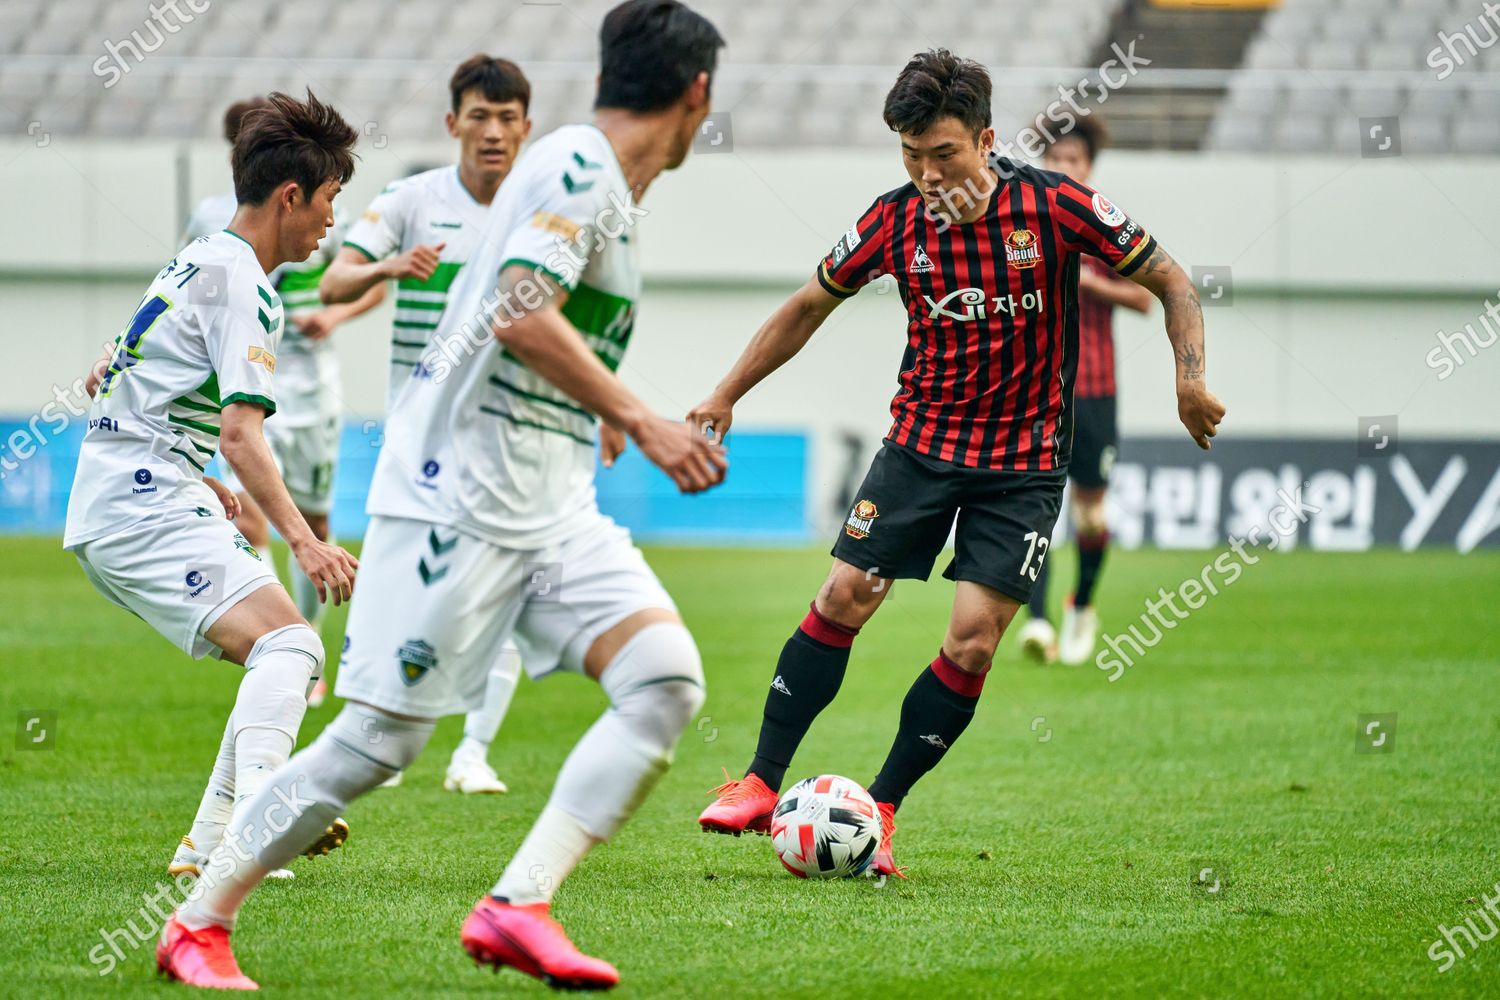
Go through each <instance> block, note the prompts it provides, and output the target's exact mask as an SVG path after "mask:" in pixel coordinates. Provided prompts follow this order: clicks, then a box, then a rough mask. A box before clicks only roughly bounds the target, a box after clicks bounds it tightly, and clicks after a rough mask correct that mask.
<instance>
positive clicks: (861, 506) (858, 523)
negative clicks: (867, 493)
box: [844, 500, 880, 538]
mask: <svg viewBox="0 0 1500 1000" xmlns="http://www.w3.org/2000/svg"><path fill="white" fill-rule="evenodd" d="M879 516H880V511H879V510H878V509H876V507H875V501H873V500H861V501H859V502H858V503H856V504H855V505H854V509H853V510H851V511H850V512H849V520H847V521H845V522H844V534H846V535H848V536H849V537H850V538H869V537H870V529H871V528H872V527H874V525H875V519H876V518H877V517H879Z"/></svg>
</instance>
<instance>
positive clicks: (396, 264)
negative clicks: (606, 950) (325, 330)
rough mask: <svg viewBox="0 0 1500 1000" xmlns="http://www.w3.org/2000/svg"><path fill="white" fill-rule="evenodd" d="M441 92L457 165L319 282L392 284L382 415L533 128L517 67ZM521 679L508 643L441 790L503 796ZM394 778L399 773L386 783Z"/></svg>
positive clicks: (468, 78) (378, 211)
mask: <svg viewBox="0 0 1500 1000" xmlns="http://www.w3.org/2000/svg"><path fill="white" fill-rule="evenodd" d="M448 90H449V94H450V96H451V100H452V107H451V109H450V110H449V111H448V114H447V126H448V134H449V135H450V136H452V137H453V138H455V139H457V140H458V164H457V165H456V166H447V167H438V168H436V169H434V170H428V171H424V172H423V173H419V174H414V175H412V176H410V177H406V178H403V179H401V180H398V181H396V182H395V183H393V184H391V185H389V186H388V187H387V188H386V189H385V190H384V191H382V192H380V194H379V196H378V197H376V199H375V200H374V201H373V202H371V203H370V207H369V208H368V209H366V210H365V212H364V214H363V215H361V216H360V218H359V220H358V221H357V222H355V224H354V226H353V227H352V228H351V229H350V230H349V232H348V234H347V235H346V236H345V238H344V245H343V249H341V250H340V251H339V254H338V257H337V258H336V259H335V260H334V262H333V264H331V265H330V266H329V268H328V270H327V271H326V272H324V274H323V278H322V284H321V286H320V290H321V292H322V295H323V301H325V302H330V303H342V302H353V301H356V300H358V299H359V298H360V297H361V296H365V295H368V294H369V293H370V291H371V289H378V288H382V287H384V284H385V282H386V281H387V280H394V281H396V283H397V285H396V319H395V322H394V323H393V325H392V328H391V367H390V374H389V378H388V381H387V382H386V411H387V412H389V411H390V410H391V409H392V407H393V406H394V405H395V401H396V396H397V395H398V394H399V393H400V391H401V389H402V387H404V386H405V385H406V383H407V382H409V381H410V380H411V376H412V372H413V371H414V370H415V369H416V367H417V362H418V361H420V360H421V357H422V352H423V351H424V350H426V348H427V345H428V344H429V343H430V342H431V340H432V333H433V331H434V330H436V329H437V327H438V320H439V319H440V318H441V317H442V315H443V309H444V307H445V306H446V305H447V302H448V291H449V289H450V288H451V287H452V286H453V280H454V278H456V277H457V276H458V272H459V269H460V268H461V267H463V266H464V263H465V262H466V261H467V260H468V259H469V255H470V253H472V252H473V249H474V245H475V243H476V242H477V241H478V239H479V234H480V231H481V230H482V229H483V227H484V220H485V217H486V216H487V215H488V214H489V207H490V202H492V201H493V200H494V198H495V192H496V191H498V190H499V189H500V184H501V182H502V181H504V180H505V175H506V174H508V173H510V171H511V168H512V167H513V166H515V162H516V155H517V154H518V153H519V152H520V149H521V144H522V143H524V142H525V141H526V137H527V135H529V134H530V132H531V121H530V119H529V118H527V117H526V115H527V111H528V109H529V107H530V104H531V84H530V82H528V81H527V79H526V75H525V74H524V73H522V72H521V68H520V67H519V66H517V65H516V64H515V63H513V62H510V61H509V60H507V59H496V58H494V57H492V56H487V55H475V56H472V57H470V58H469V59H466V60H465V61H464V62H463V63H462V64H460V65H459V67H458V68H457V69H456V70H455V71H454V72H453V76H452V78H451V79H450V80H449V81H448ZM331 308H336V306H334V307H331ZM520 675H521V654H520V652H519V651H518V650H517V649H516V648H515V646H514V645H513V644H509V643H508V644H507V645H506V647H505V649H504V650H503V651H502V652H501V654H500V656H499V657H498V658H496V660H495V662H494V664H492V665H491V667H490V675H489V681H488V682H487V684H486V686H485V693H484V703H483V705H481V706H480V707H479V708H477V709H475V710H474V711H472V712H470V713H469V714H468V715H467V716H465V717H464V736H463V740H462V741H461V742H460V743H459V745H458V747H457V748H456V749H454V751H453V757H452V759H451V760H450V761H449V762H448V769H447V772H446V773H445V774H444V776H443V787H444V788H446V789H448V790H449V791H457V792H463V793H465V794H474V793H498V792H504V791H506V786H505V782H503V781H501V780H500V778H499V776H498V775H497V774H496V773H495V771H494V768H492V767H490V763H489V760H488V759H487V758H488V755H489V748H490V743H491V742H492V741H493V740H494V739H495V733H496V731H498V730H499V728H500V722H501V720H503V719H504V718H505V713H506V711H507V710H508V709H509V708H510V701H511V697H512V696H513V695H514V694H515V690H516V682H517V681H518V680H519V679H520ZM400 780H401V778H400V775H397V776H396V777H395V778H393V779H391V782H390V783H391V784H395V783H399V782H400Z"/></svg>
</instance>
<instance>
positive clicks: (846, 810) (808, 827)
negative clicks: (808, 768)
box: [771, 774, 880, 878]
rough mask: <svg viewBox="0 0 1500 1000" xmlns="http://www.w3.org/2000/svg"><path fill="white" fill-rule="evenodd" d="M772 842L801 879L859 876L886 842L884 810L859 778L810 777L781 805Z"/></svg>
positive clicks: (789, 792)
mask: <svg viewBox="0 0 1500 1000" xmlns="http://www.w3.org/2000/svg"><path fill="white" fill-rule="evenodd" d="M771 846H773V847H775V848H776V856H777V857H778V858H780V859H781V863H782V864H783V865H785V866H786V870H787V871H789V872H791V873H792V874H793V875H795V876H797V877H798V878H844V877H846V876H849V875H858V874H859V873H860V872H862V871H864V870H865V867H866V866H867V865H869V863H870V859H871V858H873V857H874V856H875V849H876V848H877V847H879V846H880V811H879V810H878V809H876V808H875V800H874V799H872V798H870V793H869V792H867V791H865V790H864V788H863V787H861V786H860V783H859V782H857V781H851V780H849V779H848V778H841V777H839V776H838V775H836V774H821V775H819V776H818V777H816V778H807V779H805V780H803V781H799V782H797V783H796V784H795V785H793V786H792V787H791V788H789V789H788V790H787V792H786V794H785V795H783V796H782V797H781V801H779V802H777V803H776V811H775V812H774V813H772V814H771Z"/></svg>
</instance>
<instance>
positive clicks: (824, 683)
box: [746, 605, 859, 791]
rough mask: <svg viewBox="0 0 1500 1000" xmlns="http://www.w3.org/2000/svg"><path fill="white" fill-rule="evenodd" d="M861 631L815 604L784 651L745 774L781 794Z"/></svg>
mask: <svg viewBox="0 0 1500 1000" xmlns="http://www.w3.org/2000/svg"><path fill="white" fill-rule="evenodd" d="M858 633H859V629H857V628H848V627H847V626H844V625H840V624H838V623H837V622H834V621H830V620H829V619H827V618H824V617H823V616H822V615H820V614H818V609H817V606H816V605H814V606H813V607H812V608H811V609H810V610H809V611H808V613H807V617H806V618H804V619H802V624H801V625H800V626H799V627H798V628H797V631H795V632H793V633H792V637H791V638H790V639H788V640H787V641H786V645H785V646H783V647H781V658H780V659H779V660H777V661H776V674H775V678H774V679H773V680H772V681H771V690H770V691H768V692H766V711H765V716H764V717H763V718H762V720H761V724H760V742H759V743H758V744H757V745H756V747H755V759H754V760H753V761H751V762H750V769H749V771H747V772H746V773H747V774H757V775H759V776H760V780H761V781H764V782H765V783H766V786H767V787H769V788H770V789H771V790H772V791H780V790H781V782H782V780H783V779H785V778H786V769H787V765H789V764H790V763H791V762H792V754H794V753H796V752H797V745H798V744H799V743H801V742H802V737H803V736H806V735H807V730H808V727H810V726H811V725H812V721H813V719H816V718H817V717H818V713H819V712H821V711H823V709H825V708H827V707H828V704H829V703H830V702H831V701H833V696H834V695H836V694H838V692H839V685H840V684H841V683H842V682H843V680H844V668H845V667H847V666H848V665H849V647H850V646H852V645H853V644H854V637H855V635H857V634H858Z"/></svg>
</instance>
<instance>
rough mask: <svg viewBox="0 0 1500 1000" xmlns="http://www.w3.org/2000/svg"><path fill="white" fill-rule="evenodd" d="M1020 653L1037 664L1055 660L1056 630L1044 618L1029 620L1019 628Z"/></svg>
mask: <svg viewBox="0 0 1500 1000" xmlns="http://www.w3.org/2000/svg"><path fill="white" fill-rule="evenodd" d="M1021 652H1022V653H1024V654H1026V655H1027V656H1028V657H1030V658H1031V659H1033V660H1035V661H1036V662H1037V663H1041V664H1047V663H1053V662H1056V660H1057V629H1055V628H1053V627H1052V623H1051V622H1049V621H1048V620H1047V619H1045V618H1032V619H1029V620H1028V621H1027V622H1026V624H1025V625H1022V626H1021Z"/></svg>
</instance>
